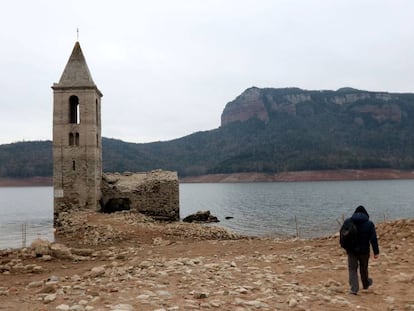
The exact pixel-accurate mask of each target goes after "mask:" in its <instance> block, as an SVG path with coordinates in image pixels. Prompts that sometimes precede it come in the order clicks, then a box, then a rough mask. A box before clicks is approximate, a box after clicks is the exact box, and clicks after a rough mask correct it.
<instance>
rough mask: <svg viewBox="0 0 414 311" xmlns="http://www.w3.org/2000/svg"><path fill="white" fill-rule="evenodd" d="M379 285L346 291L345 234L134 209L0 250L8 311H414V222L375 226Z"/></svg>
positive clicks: (68, 221)
mask: <svg viewBox="0 0 414 311" xmlns="http://www.w3.org/2000/svg"><path fill="white" fill-rule="evenodd" d="M377 229H378V230H377V231H378V236H379V241H380V247H381V255H380V258H379V259H378V260H376V261H373V260H372V261H371V269H370V272H371V276H372V277H373V279H374V286H373V287H372V288H370V289H369V290H367V291H361V293H360V294H359V295H357V296H354V295H349V294H348V285H347V268H346V254H345V253H344V251H343V250H342V249H341V248H340V247H339V246H338V237H337V236H330V237H326V238H320V239H312V240H299V239H267V238H249V237H244V236H239V235H236V234H233V233H231V232H228V231H226V230H224V229H221V228H217V227H214V226H205V225H200V224H192V223H190V224H188V223H159V222H155V221H153V220H151V219H149V218H147V217H145V216H142V215H138V214H133V213H130V212H122V213H115V214H112V215H104V214H98V213H94V212H86V211H83V212H79V213H76V214H74V215H71V214H68V215H66V217H65V218H64V226H63V227H61V228H58V230H57V232H56V242H55V243H48V242H44V241H37V242H36V243H34V244H33V245H32V247H29V248H25V249H19V250H3V251H0V310H20V311H25V310H31V311H46V310H61V311H65V310H75V311H86V310H88V311H104V310H105V311H106V310H108V311H109V310H111V311H173V310H225V311H226V310H229V311H230V310H236V311H248V310H414V299H413V297H414V296H413V292H412V288H413V285H414V273H413V271H412V262H413V260H414V220H399V221H394V222H388V223H383V224H378V225H377Z"/></svg>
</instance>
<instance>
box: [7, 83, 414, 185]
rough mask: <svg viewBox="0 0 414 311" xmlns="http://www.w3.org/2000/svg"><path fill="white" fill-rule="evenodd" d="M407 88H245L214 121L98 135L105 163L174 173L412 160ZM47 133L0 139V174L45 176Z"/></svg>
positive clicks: (413, 98)
mask: <svg viewBox="0 0 414 311" xmlns="http://www.w3.org/2000/svg"><path fill="white" fill-rule="evenodd" d="M413 120H414V94H395V93H384V92H366V91H359V90H355V89H350V88H344V89H340V90H338V91H306V90H301V89H297V88H288V89H258V88H250V89H248V90H246V91H245V92H244V93H243V94H241V95H240V96H239V97H237V98H236V99H235V100H234V101H232V102H230V103H228V104H227V105H226V107H225V109H224V111H223V115H222V126H221V127H220V128H218V129H214V130H211V131H205V132H197V133H194V134H191V135H188V136H185V137H182V138H179V139H175V140H172V141H167V142H155V143H147V144H134V143H126V142H123V141H120V140H116V139H108V138H104V139H103V162H104V170H105V171H112V172H114V171H118V172H123V171H148V170H152V169H158V168H161V169H166V170H174V171H178V173H179V175H180V176H194V175H202V174H208V173H234V172H269V173H270V172H271V173H275V172H281V171H300V170H324V169H344V168H354V169H364V168H396V169H413V168H414V122H413ZM51 155H52V149H51V142H50V141H39V142H20V143H15V144H8V145H1V146H0V177H31V176H50V175H51V174H52V162H51V161H52V160H51V158H52V157H51Z"/></svg>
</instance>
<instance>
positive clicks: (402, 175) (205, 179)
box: [0, 169, 414, 187]
mask: <svg viewBox="0 0 414 311" xmlns="http://www.w3.org/2000/svg"><path fill="white" fill-rule="evenodd" d="M392 179H414V170H394V169H367V170H326V171H301V172H282V173H277V174H268V173H233V174H210V175H201V176H188V177H184V178H180V183H238V182H286V181H289V182H294V181H339V180H392ZM52 185H53V178H52V177H43V176H39V177H31V178H3V177H0V187H51V186H52Z"/></svg>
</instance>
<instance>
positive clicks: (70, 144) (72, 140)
mask: <svg viewBox="0 0 414 311" xmlns="http://www.w3.org/2000/svg"><path fill="white" fill-rule="evenodd" d="M74 143H75V138H74V136H73V133H69V146H73V145H74Z"/></svg>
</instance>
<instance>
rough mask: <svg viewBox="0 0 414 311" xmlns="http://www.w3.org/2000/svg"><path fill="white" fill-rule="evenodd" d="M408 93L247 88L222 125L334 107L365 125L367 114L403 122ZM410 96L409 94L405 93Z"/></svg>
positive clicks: (227, 109) (226, 112) (379, 119)
mask: <svg viewBox="0 0 414 311" xmlns="http://www.w3.org/2000/svg"><path fill="white" fill-rule="evenodd" d="M401 95H404V94H396V93H385V92H368V91H360V90H356V89H352V88H342V89H339V90H337V91H308V90H302V89H299V88H284V89H270V88H264V89H260V88H257V87H252V88H249V89H247V90H245V91H244V92H243V93H242V94H241V95H240V96H238V97H237V98H236V99H235V100H233V101H231V102H229V103H228V104H227V105H226V107H225V108H224V111H223V113H222V115H221V125H222V126H224V125H227V124H230V123H232V122H236V121H241V122H244V121H246V120H249V119H252V118H257V119H259V120H261V121H263V122H265V123H267V122H269V120H271V118H272V115H275V114H284V115H287V116H296V115H298V114H300V115H302V116H305V117H306V116H307V115H312V114H315V113H318V111H317V110H318V109H317V108H318V107H319V110H324V111H325V110H326V109H332V111H336V112H337V111H340V112H346V113H349V114H352V115H353V116H354V122H355V123H357V124H360V125H362V124H363V123H364V120H365V119H366V117H369V118H371V119H372V120H375V121H376V122H379V123H382V122H386V121H392V122H400V121H401V119H402V116H403V112H402V110H401V107H400V105H399V99H400V96H401ZM405 95H406V94H405Z"/></svg>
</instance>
